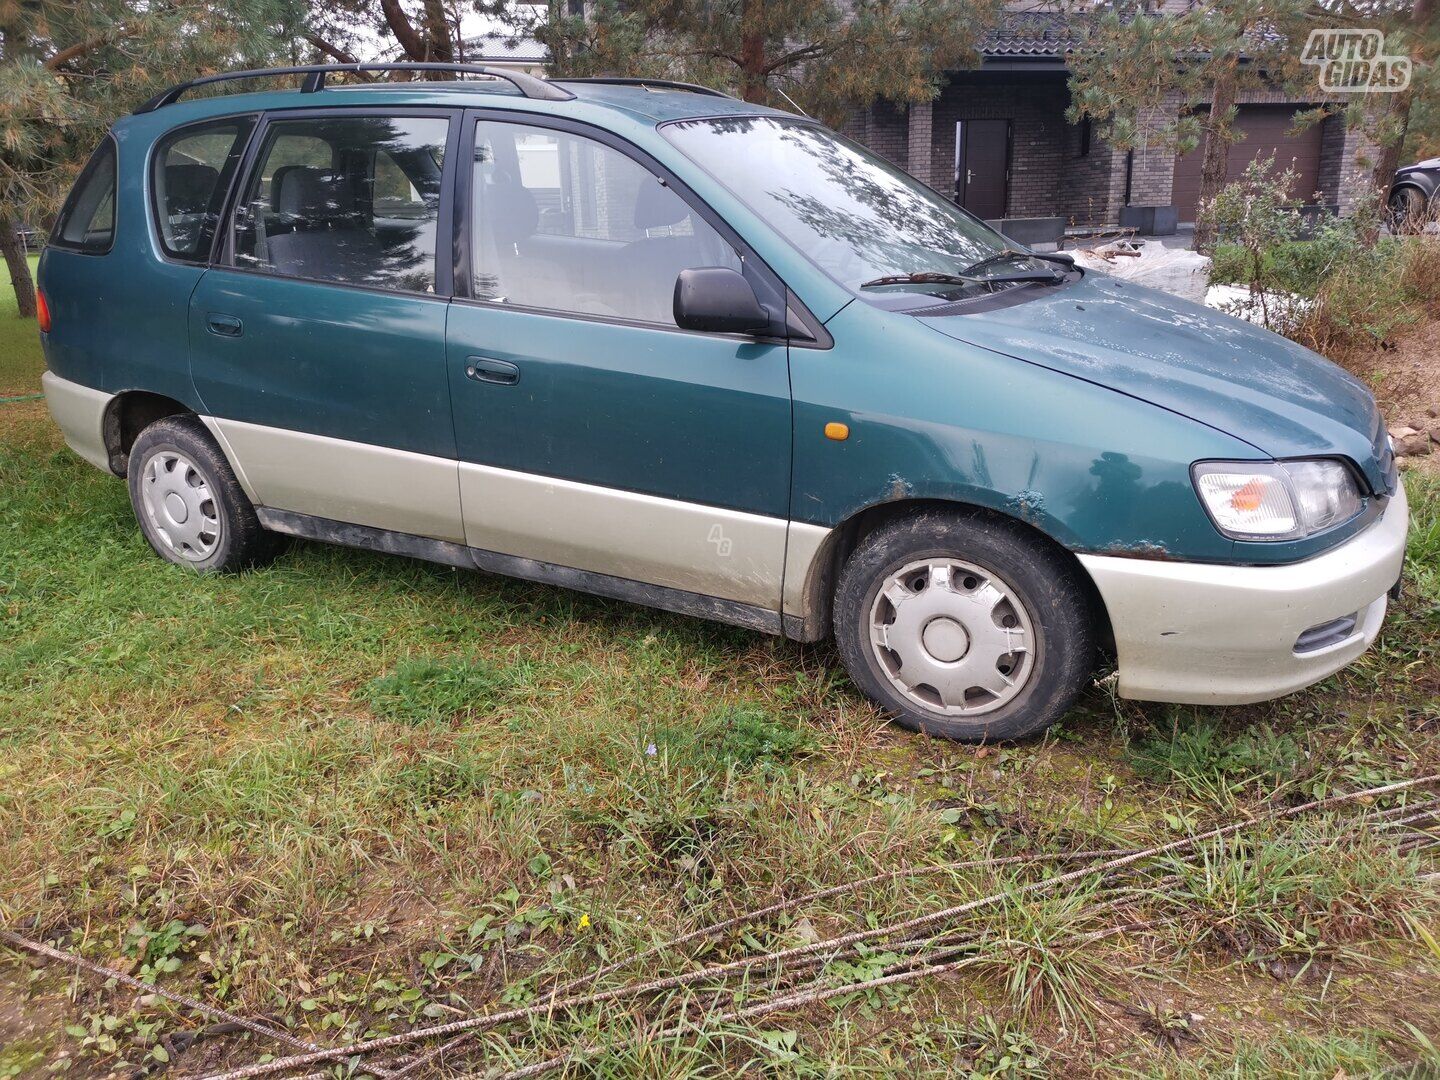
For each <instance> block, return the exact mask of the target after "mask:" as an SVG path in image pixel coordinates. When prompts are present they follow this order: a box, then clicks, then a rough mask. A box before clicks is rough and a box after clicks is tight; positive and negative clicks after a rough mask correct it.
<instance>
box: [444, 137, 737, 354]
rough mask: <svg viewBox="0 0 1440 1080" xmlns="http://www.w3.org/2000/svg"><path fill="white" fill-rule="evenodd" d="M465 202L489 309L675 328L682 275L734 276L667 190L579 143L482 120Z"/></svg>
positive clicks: (710, 235) (710, 237)
mask: <svg viewBox="0 0 1440 1080" xmlns="http://www.w3.org/2000/svg"><path fill="white" fill-rule="evenodd" d="M471 198H472V203H473V205H472V208H471V213H472V225H473V227H472V230H471V235H472V236H473V237H474V240H473V242H472V248H471V259H472V262H473V266H472V278H473V286H474V296H475V297H476V298H477V299H481V300H488V301H491V302H492V303H497V304H516V305H519V306H523V307H534V308H544V309H548V310H551V311H563V312H567V313H570V314H578V315H600V316H606V317H610V318H618V319H628V320H634V321H639V322H648V323H658V324H661V325H666V326H674V325H675V318H674V314H673V310H674V307H673V305H674V296H675V278H676V277H677V276H678V275H679V273H680V271H681V270H685V269H688V268H690V267H696V266H728V267H730V268H731V269H734V270H739V269H740V259H739V257H738V256H737V255H736V254H735V251H734V249H733V248H731V246H730V245H729V244H728V243H727V242H726V241H725V240H724V239H723V238H722V237H721V236H720V234H719V233H717V232H716V231H715V230H714V229H713V228H712V227H711V226H710V225H709V223H707V222H706V221H705V220H704V219H703V218H701V217H700V216H699V215H698V214H697V213H695V211H694V210H692V209H691V207H690V205H689V204H688V203H686V202H685V200H684V199H682V198H680V197H679V196H678V195H676V194H675V192H674V191H673V190H672V189H671V188H670V187H669V186H668V185H666V184H664V183H663V182H661V181H660V179H659V178H657V177H656V176H654V175H653V174H652V173H651V172H650V171H649V170H648V169H646V168H644V167H643V166H642V165H640V163H639V162H637V161H635V160H634V159H633V158H631V157H629V156H628V155H626V154H623V153H621V152H620V151H618V150H615V149H613V148H611V147H609V146H606V145H605V144H604V143H601V142H598V141H596V140H594V139H590V138H586V137H585V136H583V135H573V134H570V133H569V132H564V131H555V130H551V129H548V128H539V127H530V126H527V125H523V124H512V123H506V122H499V121H491V120H481V121H478V122H477V126H476V129H475V173H474V177H473V178H472V182H471Z"/></svg>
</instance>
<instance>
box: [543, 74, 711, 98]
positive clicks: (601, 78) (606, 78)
mask: <svg viewBox="0 0 1440 1080" xmlns="http://www.w3.org/2000/svg"><path fill="white" fill-rule="evenodd" d="M555 81H556V82H567V83H572V82H578V83H599V84H600V85H602V86H657V87H660V88H662V89H665V90H686V91H689V92H690V93H692V94H704V95H706V96H707V97H723V98H731V99H732V100H733V98H734V95H733V94H727V93H725V91H723V90H716V89H714V88H713V87H709V86H701V85H700V84H699V83H688V82H676V81H675V80H674V79H622V78H620V77H618V76H613V75H589V76H586V77H584V78H575V79H556V80H555Z"/></svg>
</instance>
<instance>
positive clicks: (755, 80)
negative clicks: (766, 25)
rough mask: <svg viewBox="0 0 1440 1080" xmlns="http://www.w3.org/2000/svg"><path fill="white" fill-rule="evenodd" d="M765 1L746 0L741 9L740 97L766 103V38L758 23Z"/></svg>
mask: <svg viewBox="0 0 1440 1080" xmlns="http://www.w3.org/2000/svg"><path fill="white" fill-rule="evenodd" d="M764 3H765V0H745V2H744V3H743V4H742V5H741V7H740V96H741V97H743V98H744V99H745V100H746V101H753V102H756V103H757V104H761V105H763V104H764V103H765V97H766V94H765V36H764V34H763V33H762V32H761V30H760V27H759V25H758V23H759V22H760V19H761V9H762V8H763V7H764Z"/></svg>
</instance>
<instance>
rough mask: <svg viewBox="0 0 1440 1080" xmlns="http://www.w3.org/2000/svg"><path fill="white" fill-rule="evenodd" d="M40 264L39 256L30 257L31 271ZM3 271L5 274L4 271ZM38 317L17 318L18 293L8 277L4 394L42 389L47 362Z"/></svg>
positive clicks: (1, 340) (1, 298) (0, 350)
mask: <svg viewBox="0 0 1440 1080" xmlns="http://www.w3.org/2000/svg"><path fill="white" fill-rule="evenodd" d="M39 263H40V256H39V255H31V256H30V274H31V276H32V277H33V276H34V274H35V268H36V266H38V265H39ZM0 273H4V271H3V270H0ZM36 335H37V331H36V329H35V320H34V319H18V318H16V317H15V293H14V290H12V289H11V288H10V280H9V278H8V276H7V277H6V279H5V282H4V284H3V285H0V397H12V396H15V395H18V394H33V393H36V392H38V391H39V389H40V372H42V371H44V370H45V361H44V359H43V358H42V357H41V355H40V341H39V338H38V337H37V336H36Z"/></svg>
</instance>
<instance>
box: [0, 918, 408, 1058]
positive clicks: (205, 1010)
mask: <svg viewBox="0 0 1440 1080" xmlns="http://www.w3.org/2000/svg"><path fill="white" fill-rule="evenodd" d="M0 941H4V942H6V943H7V944H10V945H13V946H15V947H16V948H17V949H25V950H27V951H28V952H32V953H36V954H38V955H40V956H44V957H47V958H49V959H51V960H55V961H58V962H60V963H64V964H72V965H74V966H75V967H77V968H80V969H81V970H83V971H88V972H89V973H90V974H92V975H98V976H100V977H101V978H105V979H114V980H115V981H116V982H117V983H120V984H121V985H123V986H128V987H130V988H131V989H132V990H139V991H141V992H142V993H146V994H154V995H156V996H157V997H162V998H165V999H166V1000H167V1001H173V1002H174V1003H175V1004H177V1005H183V1006H184V1007H185V1008H187V1009H190V1010H191V1011H192V1012H197V1013H199V1014H200V1015H201V1016H208V1017H210V1019H212V1020H220V1021H223V1022H225V1023H229V1024H237V1025H239V1026H240V1027H242V1028H244V1029H245V1030H246V1031H249V1032H251V1033H252V1034H255V1035H260V1036H262V1037H264V1038H267V1039H274V1040H275V1041H276V1042H281V1043H284V1044H285V1045H286V1046H293V1047H294V1048H295V1049H297V1050H308V1051H312V1052H313V1051H321V1050H323V1049H324V1047H321V1046H317V1045H315V1044H314V1043H309V1042H306V1041H304V1040H303V1039H297V1038H296V1037H295V1036H293V1035H291V1034H289V1033H288V1032H284V1031H281V1030H280V1029H279V1028H272V1027H270V1026H269V1025H268V1024H262V1023H259V1022H258V1021H255V1020H248V1019H246V1018H245V1017H243V1016H238V1015H236V1014H235V1013H232V1012H229V1011H227V1010H225V1009H221V1008H217V1007H216V1006H214V1005H206V1004H205V1003H204V1002H203V1001H196V1000H195V999H194V998H192V997H187V996H185V995H184V994H177V993H176V992H175V991H173V990H167V989H165V988H164V987H163V986H152V985H151V984H150V983H147V982H141V981H140V980H139V979H137V978H135V977H133V976H131V975H126V974H125V973H124V972H123V971H116V970H115V969H114V968H108V967H105V966H104V965H103V964H97V963H95V962H94V961H93V960H87V959H85V957H83V956H80V955H79V954H77V953H73V952H68V951H67V950H65V949H57V948H55V947H54V946H52V945H46V944H44V943H43V942H39V941H31V940H30V939H29V938H27V937H23V936H22V935H20V934H17V933H15V932H14V931H13V930H0ZM369 1071H370V1072H372V1073H373V1074H374V1075H376V1076H380V1077H389V1076H390V1073H388V1072H377V1071H376V1070H373V1069H372V1070H369Z"/></svg>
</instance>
